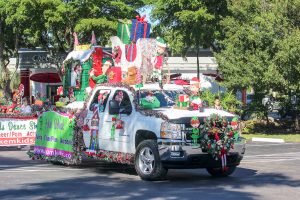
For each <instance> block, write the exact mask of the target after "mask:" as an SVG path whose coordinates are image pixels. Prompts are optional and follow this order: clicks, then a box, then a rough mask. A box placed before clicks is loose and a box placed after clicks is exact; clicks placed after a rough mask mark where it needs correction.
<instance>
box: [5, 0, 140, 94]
mask: <svg viewBox="0 0 300 200" xmlns="http://www.w3.org/2000/svg"><path fill="white" fill-rule="evenodd" d="M143 5H144V3H143V1H142V0H137V1H130V0H129V1H128V0H115V1H109V0H94V1H87V0H84V1H82V0H0V70H1V71H2V72H4V73H1V75H2V76H1V77H0V89H2V88H5V92H6V94H8V95H9V94H10V93H11V91H10V88H9V86H8V85H10V84H7V83H9V82H10V81H11V76H9V75H8V70H7V65H8V63H9V58H11V57H16V58H17V64H16V67H17V66H18V49H19V48H20V47H23V48H35V47H43V48H44V49H46V50H48V51H50V52H51V53H53V54H57V53H67V52H69V51H71V50H72V48H73V35H72V33H73V32H74V31H77V32H78V35H79V38H80V41H81V42H82V43H89V42H90V38H91V32H92V31H95V33H96V35H97V36H98V38H97V40H98V44H100V45H106V44H107V43H108V42H109V37H110V36H112V35H115V34H116V27H117V19H118V18H133V17H134V16H135V15H137V14H138V13H137V11H136V10H137V8H140V7H142V6H143Z"/></svg>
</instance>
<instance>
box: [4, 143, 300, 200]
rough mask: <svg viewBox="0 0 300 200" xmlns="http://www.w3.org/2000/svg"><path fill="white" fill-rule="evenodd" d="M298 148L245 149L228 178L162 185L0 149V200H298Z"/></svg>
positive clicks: (178, 174)
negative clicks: (240, 159) (239, 161)
mask: <svg viewBox="0 0 300 200" xmlns="http://www.w3.org/2000/svg"><path fill="white" fill-rule="evenodd" d="M299 169H300V143H283V144H277V143H261V142H260V143H259V142H256V143H255V142H250V143H248V144H247V150H246V154H245V156H244V159H243V160H242V162H241V165H240V166H239V167H238V168H237V170H236V171H235V172H234V174H232V175H231V176H230V177H226V178H212V177H211V176H210V175H209V174H208V173H207V172H206V170H205V169H187V170H169V173H168V175H167V179H166V180H164V181H156V182H146V181H142V180H141V179H140V178H139V176H138V175H137V174H136V172H135V170H134V168H133V167H132V166H128V165H120V164H113V163H106V162H99V161H92V160H85V162H84V163H83V164H82V165H81V166H78V167H65V166H59V165H52V164H48V163H46V162H44V161H39V160H30V159H29V158H28V156H27V155H26V150H24V149H22V150H18V149H16V148H14V147H13V148H12V147H10V148H6V147H0V199H1V200H6V199H14V200H18V199H22V200H23V199H41V200H42V199H153V200H158V199H166V200H185V199H222V200H227V199H228V200H229V199H230V200H233V199H243V200H252V199H264V200H266V199H270V200H276V199H293V200H294V199H299V197H300V170H299Z"/></svg>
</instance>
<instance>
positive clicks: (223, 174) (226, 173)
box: [206, 166, 236, 177]
mask: <svg viewBox="0 0 300 200" xmlns="http://www.w3.org/2000/svg"><path fill="white" fill-rule="evenodd" d="M235 169H236V166H231V167H228V169H227V170H226V171H223V170H222V168H206V170H207V172H208V173H209V174H210V175H212V176H214V177H226V176H229V175H231V174H232V173H233V172H234V171H235Z"/></svg>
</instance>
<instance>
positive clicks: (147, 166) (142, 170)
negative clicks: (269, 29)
mask: <svg viewBox="0 0 300 200" xmlns="http://www.w3.org/2000/svg"><path fill="white" fill-rule="evenodd" d="M135 169H136V172H137V173H138V175H139V176H140V177H141V179H143V180H146V181H155V180H161V179H163V178H164V177H165V176H166V174H167V172H168V170H167V169H165V168H164V167H163V165H162V163H161V161H160V157H159V153H158V146H157V143H156V142H155V140H144V141H142V142H141V143H140V144H139V145H138V147H137V150H136V153H135Z"/></svg>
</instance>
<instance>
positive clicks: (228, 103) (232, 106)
mask: <svg viewBox="0 0 300 200" xmlns="http://www.w3.org/2000/svg"><path fill="white" fill-rule="evenodd" d="M220 100H221V105H222V107H223V109H224V110H227V111H229V112H231V113H236V114H241V105H242V103H241V102H240V101H239V100H238V99H237V98H236V96H235V95H234V93H233V92H232V91H230V92H225V93H223V94H222V95H221V98H220Z"/></svg>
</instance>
